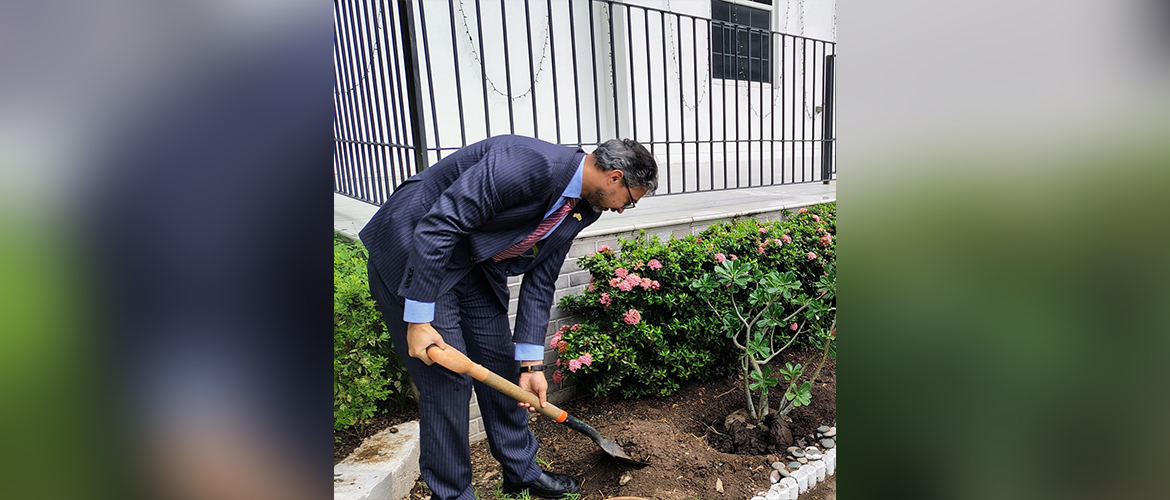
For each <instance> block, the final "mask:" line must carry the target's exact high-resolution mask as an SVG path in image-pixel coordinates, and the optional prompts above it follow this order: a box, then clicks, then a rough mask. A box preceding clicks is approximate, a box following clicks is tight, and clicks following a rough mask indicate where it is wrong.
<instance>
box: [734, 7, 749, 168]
mask: <svg viewBox="0 0 1170 500" xmlns="http://www.w3.org/2000/svg"><path fill="white" fill-rule="evenodd" d="M740 29H741V28H740V27H739V26H736V27H735V40H734V42H735V187H739V186H740V184H739V30H740ZM748 88H749V89H750V88H751V84H750V83H749V84H748Z"/></svg>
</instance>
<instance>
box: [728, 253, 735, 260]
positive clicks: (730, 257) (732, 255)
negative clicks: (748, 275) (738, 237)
mask: <svg viewBox="0 0 1170 500" xmlns="http://www.w3.org/2000/svg"><path fill="white" fill-rule="evenodd" d="M727 258H729V259H731V260H735V254H731V255H729V256H728V257H727Z"/></svg>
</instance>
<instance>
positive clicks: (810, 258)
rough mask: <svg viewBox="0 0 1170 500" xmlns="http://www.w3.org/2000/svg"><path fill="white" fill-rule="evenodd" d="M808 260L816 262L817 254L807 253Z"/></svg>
mask: <svg viewBox="0 0 1170 500" xmlns="http://www.w3.org/2000/svg"><path fill="white" fill-rule="evenodd" d="M808 260H817V254H815V253H812V252H809V253H808Z"/></svg>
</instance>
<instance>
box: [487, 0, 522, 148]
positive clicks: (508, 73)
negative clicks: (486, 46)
mask: <svg viewBox="0 0 1170 500" xmlns="http://www.w3.org/2000/svg"><path fill="white" fill-rule="evenodd" d="M500 27H501V29H502V30H503V33H504V82H505V83H506V85H505V88H507V90H508V95H506V96H504V97H507V98H508V133H510V134H515V133H516V116H515V112H514V111H513V110H512V61H511V58H510V57H508V52H509V50H508V7H507V6H506V5H504V0H500ZM484 77H485V78H486V74H485V76H484Z"/></svg>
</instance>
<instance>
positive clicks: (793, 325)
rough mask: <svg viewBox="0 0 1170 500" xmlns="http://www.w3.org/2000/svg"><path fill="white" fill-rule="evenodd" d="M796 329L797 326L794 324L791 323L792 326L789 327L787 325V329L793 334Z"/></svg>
mask: <svg viewBox="0 0 1170 500" xmlns="http://www.w3.org/2000/svg"><path fill="white" fill-rule="evenodd" d="M796 328H797V326H796V323H793V324H791V325H788V329H789V330H792V331H794V332H795V331H796Z"/></svg>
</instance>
